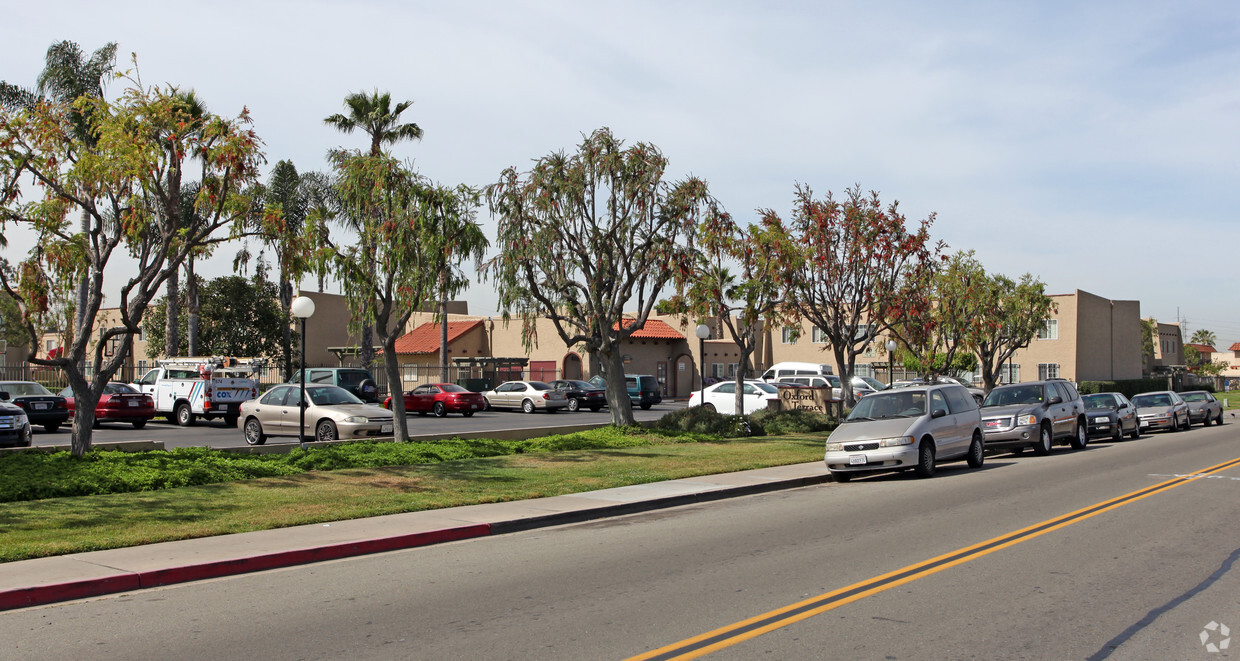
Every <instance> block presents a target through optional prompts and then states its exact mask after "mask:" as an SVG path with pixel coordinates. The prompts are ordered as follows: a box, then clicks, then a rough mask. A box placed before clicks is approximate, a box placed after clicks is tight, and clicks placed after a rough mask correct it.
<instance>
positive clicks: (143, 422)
mask: <svg viewBox="0 0 1240 661" xmlns="http://www.w3.org/2000/svg"><path fill="white" fill-rule="evenodd" d="M145 426H146V420H134V421H133V428H134V429H142V428H143V427H145Z"/></svg>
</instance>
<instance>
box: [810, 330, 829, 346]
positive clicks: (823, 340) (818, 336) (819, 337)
mask: <svg viewBox="0 0 1240 661" xmlns="http://www.w3.org/2000/svg"><path fill="white" fill-rule="evenodd" d="M810 341H811V342H813V343H814V344H827V334H826V332H824V331H823V330H822V329H821V328H819V327H817V326H811V327H810Z"/></svg>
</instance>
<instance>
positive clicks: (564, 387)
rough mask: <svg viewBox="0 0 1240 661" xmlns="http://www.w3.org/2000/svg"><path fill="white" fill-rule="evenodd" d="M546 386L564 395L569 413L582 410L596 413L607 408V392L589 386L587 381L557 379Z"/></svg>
mask: <svg viewBox="0 0 1240 661" xmlns="http://www.w3.org/2000/svg"><path fill="white" fill-rule="evenodd" d="M548 385H550V386H551V387H552V388H555V389H556V390H559V391H560V392H562V393H564V396H565V397H567V398H568V410H570V411H577V410H580V409H583V408H585V409H590V410H591V411H598V410H599V409H601V408H603V407H604V406H607V391H606V390H604V389H602V388H598V387H596V386H594V385H591V384H590V382H589V381H577V380H575V379H557V380H555V381H551V382H549V383H548Z"/></svg>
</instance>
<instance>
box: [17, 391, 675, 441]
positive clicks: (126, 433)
mask: <svg viewBox="0 0 1240 661" xmlns="http://www.w3.org/2000/svg"><path fill="white" fill-rule="evenodd" d="M683 407H684V403H683V402H671V401H668V402H663V403H662V404H657V405H655V406H654V407H653V408H651V409H650V410H648V411H643V410H641V409H634V410H633V414H634V417H636V418H637V420H638V421H643V420H656V419H658V418H659V417H661V416H662V415H663V414H665V413H667V412H669V411H673V410H676V409H680V408H683ZM408 419H409V433H410V434H411V435H417V434H451V433H458V432H460V433H464V432H474V431H488V430H500V429H517V428H520V429H529V428H539V427H547V426H552V425H555V426H560V425H569V424H589V423H601V424H607V423H609V422H611V413H609V412H608V409H603V410H602V411H598V412H590V411H577V412H569V411H559V412H556V413H553V414H546V413H532V414H525V413H521V412H519V411H482V412H479V413H475V414H474V415H473V416H472V417H469V418H466V417H464V416H461V415H454V414H449V415H447V416H445V417H443V418H436V417H435V416H433V415H427V416H419V415H417V414H413V415H410V416H408ZM69 436H70V428H69V426H68V425H66V426H64V427H61V428H60V429H58V430H56V431H55V432H51V433H48V432H47V431H46V430H44V429H43V428H42V427H35V428H34V444H35V445H64V444H68V443H70V438H69ZM92 440H93V441H94V442H103V441H163V443H164V447H165V448H169V449H171V448H178V447H191V446H206V447H213V448H224V447H242V446H244V445H245V444H246V443H245V438H244V437H243V436H242V434H241V426H240V424H238V426H236V427H228V426H226V425H225V424H224V421H223V420H218V419H217V420H209V421H204V420H201V419H200V420H198V422H196V423H195V424H194V425H193V426H190V427H178V426H177V425H175V424H173V423H170V422H167V421H166V420H165V419H164V418H162V417H160V418H155V419H154V420H152V421H150V422H148V423H147V424H146V426H145V427H143V428H142V429H134V428H133V426H132V425H129V424H122V423H104V424H102V425H100V426H99V427H98V428H96V429H95V432H94V435H93V439H92ZM267 443H268V444H269V445H275V444H279V443H289V444H295V443H297V439H295V438H293V437H288V438H280V437H275V438H271V439H270V440H268V441H267Z"/></svg>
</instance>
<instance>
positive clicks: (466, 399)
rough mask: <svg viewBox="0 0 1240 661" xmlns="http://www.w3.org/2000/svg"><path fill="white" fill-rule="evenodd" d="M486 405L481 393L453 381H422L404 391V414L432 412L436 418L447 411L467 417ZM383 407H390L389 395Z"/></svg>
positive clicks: (390, 399)
mask: <svg viewBox="0 0 1240 661" xmlns="http://www.w3.org/2000/svg"><path fill="white" fill-rule="evenodd" d="M486 407H487V402H486V400H485V399H483V398H482V394H481V393H476V392H473V391H470V390H466V389H465V388H462V387H461V386H458V385H456V384H455V383H424V384H422V385H420V386H418V387H417V388H414V389H413V390H410V391H409V392H406V393H405V413H406V414H409V413H417V414H418V415H426V414H427V413H434V414H435V417H436V418H442V417H444V416H445V415H448V414H449V413H460V414H461V415H463V416H465V417H466V418H468V417H469V416H471V415H473V414H474V412H475V411H482V410H485V409H486ZM383 408H385V409H389V410H390V409H391V408H392V398H391V397H387V398H385V399H384V400H383Z"/></svg>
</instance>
